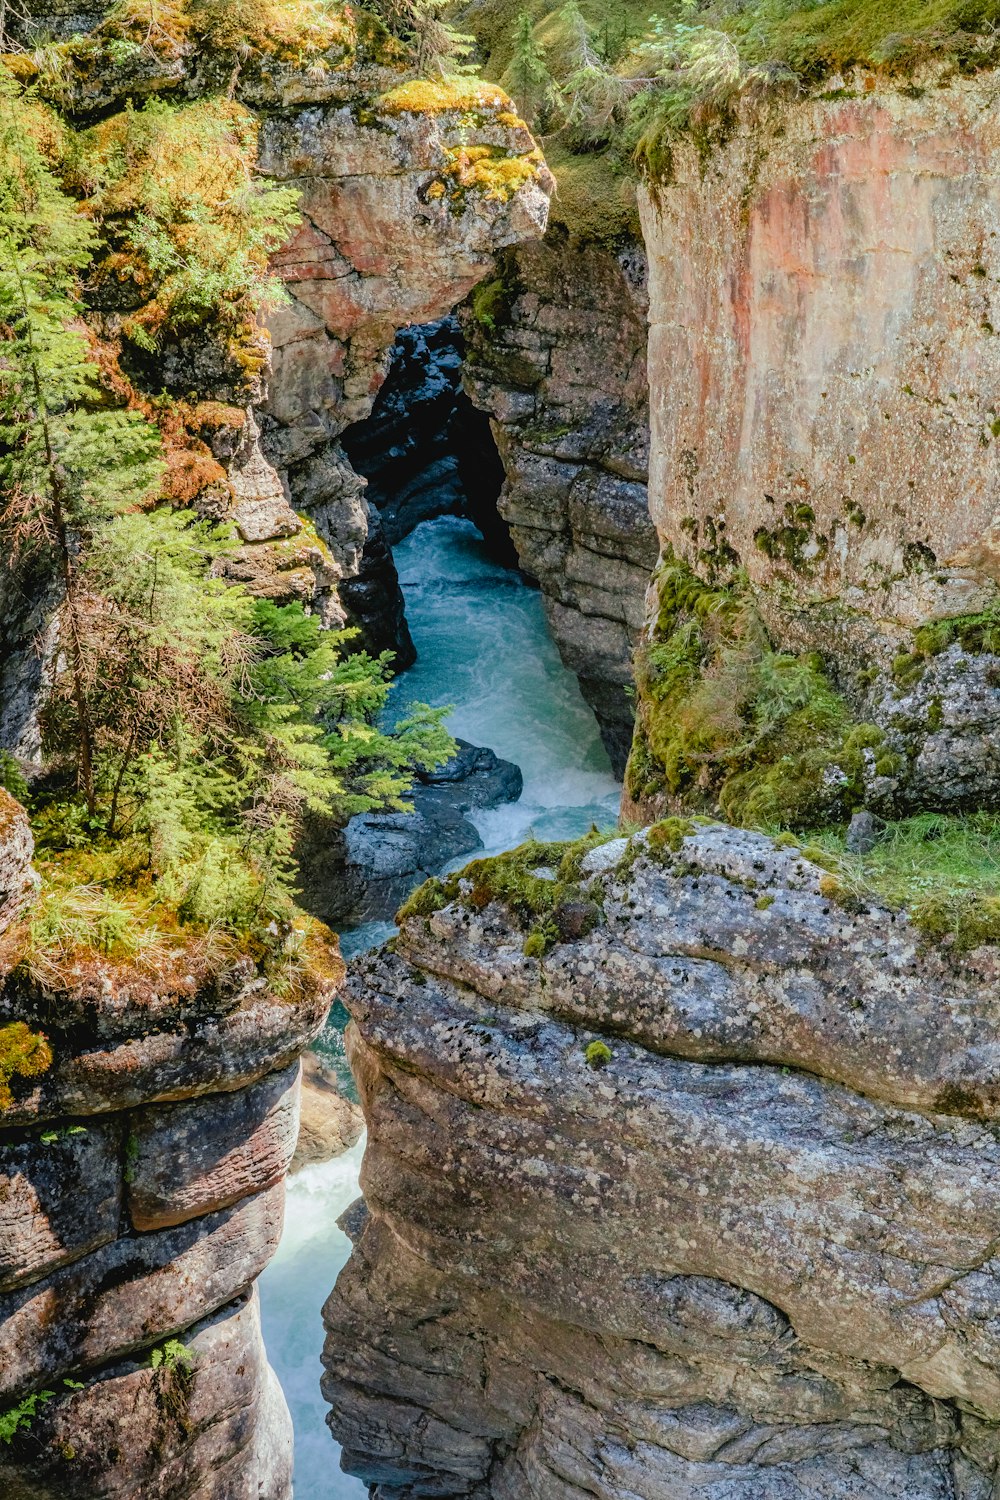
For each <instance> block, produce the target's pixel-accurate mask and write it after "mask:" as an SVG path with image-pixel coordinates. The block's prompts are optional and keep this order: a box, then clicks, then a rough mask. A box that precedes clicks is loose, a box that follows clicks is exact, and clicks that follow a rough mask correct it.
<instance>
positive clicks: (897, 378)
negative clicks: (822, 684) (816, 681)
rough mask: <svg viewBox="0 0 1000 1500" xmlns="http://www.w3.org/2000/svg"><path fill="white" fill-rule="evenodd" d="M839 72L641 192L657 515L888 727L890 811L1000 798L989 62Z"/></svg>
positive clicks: (664, 540)
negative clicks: (905, 78)
mask: <svg viewBox="0 0 1000 1500" xmlns="http://www.w3.org/2000/svg"><path fill="white" fill-rule="evenodd" d="M834 82H835V83H836V82H837V81H836V80H835V81H834ZM848 83H849V84H851V86H850V87H846V88H843V89H837V88H833V89H832V90H830V89H827V90H826V91H825V92H824V94H823V95H822V96H820V97H813V98H809V99H805V100H799V101H797V102H796V103H794V104H788V105H775V106H774V107H773V109H772V111H771V113H770V114H769V115H766V116H765V117H764V118H763V119H762V118H761V117H760V116H759V115H755V116H753V117H751V115H750V113H749V112H747V113H745V114H744V116H743V117H742V118H741V120H740V122H739V125H738V127H737V128H736V129H734V130H733V131H732V132H731V133H730V135H729V136H728V138H727V139H726V140H725V141H724V142H722V143H720V144H719V145H718V146H717V148H716V149H714V150H713V151H712V152H711V153H710V154H709V156H708V157H707V158H706V159H704V160H702V159H701V158H699V156H698V154H697V153H696V151H695V150H694V148H693V146H690V145H686V144H677V145H676V148H675V149H674V151H673V155H672V170H671V177H670V181H669V183H667V184H665V185H664V186H662V187H661V188H660V189H659V190H657V191H655V192H652V191H650V192H647V193H645V194H644V195H643V196H642V203H641V209H642V221H643V230H644V236H645V240H646V246H647V250H648V254H649V266H650V333H649V372H650V387H651V393H652V395H651V403H650V408H651V430H652V446H651V461H650V491H649V493H650V511H651V514H652V516H653V520H654V522H655V524H656V528H657V532H658V534H659V537H660V540H661V544H662V545H663V546H664V548H666V549H669V551H670V552H671V553H673V554H676V555H678V556H681V557H683V558H685V559H686V560H688V561H689V562H691V563H692V565H693V566H695V567H696V568H697V569H698V570H699V571H700V572H702V573H703V574H705V575H707V576H710V577H712V578H713V579H720V578H721V579H725V578H727V577H731V576H732V575H733V574H734V572H735V570H736V569H737V568H739V569H742V570H744V572H745V573H746V575H748V577H749V579H750V583H751V586H752V588H753V590H754V593H755V598H756V602H757V604H758V606H759V608H760V609H761V611H762V613H763V615H764V617H765V618H766V620H767V622H768V624H769V626H770V627H771V629H772V631H773V634H774V636H775V639H776V641H777V643H778V644H779V645H781V646H785V647H788V648H790V649H792V650H802V649H806V650H811V649H818V650H819V651H821V652H822V653H823V654H824V656H825V658H826V661H827V664H828V666H829V668H830V670H831V673H832V675H833V677H834V679H835V680H837V681H838V682H839V684H840V685H841V686H842V687H843V688H844V689H845V690H846V691H847V692H848V693H849V694H851V695H852V696H853V698H854V700H855V703H856V705H857V709H858V716H859V718H861V719H865V720H867V721H869V722H872V721H873V722H875V723H877V724H878V725H879V726H880V727H881V728H883V729H884V730H885V731H886V733H887V735H888V736H889V738H890V739H891V740H892V742H893V750H894V752H896V753H898V754H899V755H901V756H902V757H903V758H904V760H905V762H906V772H905V774H904V775H903V777H902V779H901V780H900V782H899V784H898V785H897V786H896V787H895V788H894V789H889V793H888V795H887V796H886V797H885V798H884V799H883V800H884V801H885V803H886V805H887V807H888V808H889V809H890V810H892V809H893V808H895V809H896V810H904V811H905V810H908V809H911V808H913V807H923V806H936V805H940V806H950V807H966V808H972V807H975V806H983V805H989V806H996V805H997V801H998V797H1000V779H998V775H997V770H998V767H997V761H996V756H995V753H994V752H993V751H992V749H991V748H990V746H991V744H993V743H994V742H995V741H996V739H997V735H998V731H1000V687H998V684H1000V659H998V656H997V641H998V640H1000V635H998V634H997V633H993V632H991V630H990V629H989V628H988V626H989V622H990V621H991V620H992V621H994V622H995V621H996V619H997V617H998V611H1000V592H998V585H1000V560H998V559H1000V552H998V546H997V537H998V535H1000V531H998V528H1000V504H998V493H1000V482H998V453H1000V448H998V446H997V433H998V432H1000V424H998V421H997V413H996V409H995V406H996V403H995V394H994V393H995V389H996V384H997V378H998V374H1000V343H998V340H997V337H996V332H995V330H996V329H997V328H1000V312H998V310H997V297H998V294H1000V292H998V289H1000V248H998V247H1000V236H998V231H1000V220H998V210H997V196H996V192H995V191H994V185H995V182H996V178H997V173H998V170H1000V136H998V134H997V128H996V101H997V98H998V91H1000V76H998V75H997V73H996V72H985V73H979V74H976V75H973V76H969V77H965V78H961V77H954V76H951V77H949V78H948V79H941V78H929V79H927V80H925V83H926V84H927V86H926V87H921V88H916V89H912V90H909V91H906V92H902V91H899V90H892V89H890V88H888V87H887V86H886V85H885V84H884V83H881V84H880V83H878V82H877V81H876V80H874V79H871V78H862V79H858V80H848ZM855 84H856V85H857V87H856V88H855V87H854V86H853V85H855ZM983 617H985V620H986V626H987V628H985V629H984V628H982V626H983ZM942 620H955V621H956V629H955V631H953V632H951V633H949V632H948V631H944V632H938V633H937V634H934V633H933V632H931V634H930V635H929V636H928V634H927V632H926V630H924V631H923V632H921V627H926V626H927V625H928V624H929V623H930V624H932V625H933V624H935V623H937V622H940V621H942ZM945 647H950V648H952V649H950V651H949V652H948V653H947V654H945V655H942V654H941V653H942V651H944V649H945ZM909 657H912V658H913V660H912V661H910V662H908V661H907V658H909ZM894 658H897V659H898V663H901V664H902V666H901V669H899V668H898V666H897V670H895V671H894V670H892V668H893V666H894Z"/></svg>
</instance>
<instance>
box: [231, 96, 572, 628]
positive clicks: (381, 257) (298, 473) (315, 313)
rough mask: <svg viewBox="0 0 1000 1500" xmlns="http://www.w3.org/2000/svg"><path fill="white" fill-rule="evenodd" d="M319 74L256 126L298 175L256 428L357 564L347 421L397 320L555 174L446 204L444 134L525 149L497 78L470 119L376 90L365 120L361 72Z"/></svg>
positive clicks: (449, 292) (407, 320) (503, 234)
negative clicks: (269, 375) (440, 183)
mask: <svg viewBox="0 0 1000 1500" xmlns="http://www.w3.org/2000/svg"><path fill="white" fill-rule="evenodd" d="M314 88H315V90H316V91H317V98H316V100H315V101H308V100H303V101H302V107H301V108H300V109H298V110H295V109H292V110H285V111H282V112H280V113H277V112H276V113H269V114H268V115H267V116H266V117H265V118H264V121H263V125H262V131H261V167H262V170H263V171H265V172H266V173H267V174H268V175H269V176H271V177H273V178H276V179H278V180H280V181H285V182H294V183H297V184H298V185H299V186H300V187H301V189H302V200H301V208H302V213H303V222H302V225H301V227H300V229H299V230H298V231H297V232H296V233H295V234H294V235H293V237H292V239H291V240H290V242H289V243H288V245H286V246H285V247H284V248H283V249H282V250H281V251H280V252H279V254H278V255H277V256H276V257H275V266H276V269H277V270H278V272H279V274H280V275H281V276H282V278H283V279H284V281H285V285H286V287H287V288H288V291H289V301H288V302H287V303H286V304H285V305H284V306H282V307H280V308H278V309H276V310H275V311H274V312H273V313H272V314H271V315H270V316H269V328H270V333H271V338H272V344H273V356H272V364H273V379H272V382H271V387H270V398H269V404H268V408H267V414H266V441H267V450H268V453H269V455H270V456H271V458H272V461H273V462H274V463H275V464H276V465H277V466H278V467H279V468H280V469H281V470H282V472H283V473H284V474H285V475H286V476H287V481H288V485H289V492H290V495H291V500H292V503H293V505H295V507H296V508H297V509H299V510H305V511H306V512H307V513H309V514H310V515H311V516H312V517H313V519H314V520H315V523H316V526H317V529H318V531H319V533H320V535H321V536H322V537H323V538H324V540H325V541H327V542H328V543H329V545H330V546H331V548H332V549H333V552H334V554H335V555H336V557H337V560H338V562H339V564H340V565H341V567H342V570H343V575H344V576H345V577H351V576H353V575H355V574H357V572H358V570H359V568H361V567H362V556H363V551H364V547H365V542H366V539H367V535H368V524H367V511H368V502H367V501H366V500H365V498H364V496H363V485H362V484H361V483H359V480H358V476H357V475H356V474H355V472H354V470H353V469H352V467H351V465H350V462H349V461H348V459H347V457H346V456H345V454H344V450H343V448H342V447H341V445H340V437H341V434H343V433H344V431H345V430H346V429H347V428H349V427H351V426H352V425H353V424H356V423H358V422H360V421H362V420H364V419H365V418H367V417H368V415H369V414H370V412H371V410H372V405H373V402H374V400H375V397H376V395H377V393H378V391H379V388H380V387H381V386H382V383H383V381H384V380H385V378H386V373H387V370H388V367H389V359H390V350H391V349H392V346H393V343H394V340H395V338H396V332H397V330H398V329H399V328H401V327H403V326H405V325H407V324H416V325H424V324H428V323H431V322H433V321H434V320H436V319H440V318H441V317H442V316H443V315H445V314H447V313H449V312H450V311H451V309H452V308H453V307H454V306H455V304H456V303H457V302H460V301H461V300H462V298H463V297H464V296H465V295H466V294H467V292H468V291H470V290H471V288H472V287H473V286H475V284H476V283H477V282H478V281H480V280H481V279H482V278H483V277H484V276H486V275H487V274H488V273H489V271H490V269H491V268H492V264H493V256H494V255H495V253H496V252H497V250H498V249H500V248H502V247H503V246H506V245H509V244H512V243H516V242H517V241H519V240H521V239H525V238H533V237H534V236H535V235H537V234H540V233H542V232H543V231H544V228H545V222H546V217H547V211H548V198H547V194H548V190H549V188H550V186H551V179H550V178H549V176H548V173H547V172H546V171H544V170H542V171H540V172H539V175H538V178H537V181H533V182H529V183H526V184H525V185H524V187H522V188H520V189H519V190H518V191H517V193H515V194H514V195H513V197H512V198H511V199H510V200H509V201H508V202H506V203H503V202H500V201H499V198H498V197H496V196H495V197H494V198H493V199H490V197H489V195H488V194H487V195H484V194H478V193H470V194H467V195H466V197H465V199H464V200H463V205H462V207H461V209H460V210H456V208H455V207H454V206H453V205H451V204H449V203H448V202H446V201H439V200H437V199H435V198H433V197H428V195H427V193H426V189H427V187H429V186H430V184H431V183H432V182H433V181H434V180H435V174H436V173H438V172H439V171H441V170H442V169H444V168H445V167H446V166H447V163H448V160H449V158H448V156H447V152H448V150H449V149H450V148H452V147H454V146H455V145H456V144H460V145H462V146H463V147H466V148H467V147H469V146H475V145H477V144H478V143H479V142H480V141H483V142H488V143H489V144H491V145H496V144H503V145H505V146H507V147H508V149H510V150H511V151H512V152H513V153H515V154H518V153H521V152H525V151H528V150H530V149H531V138H530V136H529V135H528V134H527V132H526V131H525V130H524V129H523V128H521V127H515V126H512V125H511V124H510V123H509V120H506V119H505V120H504V123H497V117H498V116H505V115H506V113H507V110H508V108H509V106H508V105H507V103H506V102H504V101H503V96H502V95H500V94H499V92H498V93H497V95H496V101H497V102H496V106H495V108H494V106H493V105H486V106H484V108H483V109H481V110H480V111H479V112H478V113H477V116H476V118H475V123H472V124H470V120H471V119H472V117H471V116H469V114H468V112H467V111H458V110H455V111H438V112H436V113H433V114H429V113H425V114H421V113H419V112H417V111H412V112H411V111H405V110H404V111H400V112H398V113H392V112H388V113H386V114H384V115H383V114H381V113H380V103H379V100H378V98H377V96H376V97H373V98H372V99H371V101H370V105H371V107H370V109H369V111H368V112H367V114H368V116H369V118H368V120H367V122H366V123H362V119H363V117H364V113H365V112H363V111H359V109H358V96H359V95H360V94H361V93H362V92H363V90H362V89H361V88H359V87H358V86H357V85H356V86H355V88H354V90H353V97H351V96H347V97H345V96H344V91H343V90H340V93H341V97H340V98H338V99H329V100H328V99H326V98H322V97H321V95H322V94H323V92H324V90H327V91H328V85H324V84H323V82H322V81H321V80H316V81H315V83H314ZM470 132H471V134H470ZM387 521H388V522H389V526H388V530H389V535H390V537H391V536H392V535H394V534H395V533H394V529H393V524H392V521H393V517H391V516H390V517H387ZM346 533H349V535H350V538H351V542H350V545H349V546H348V547H345V546H344V542H343V538H344V536H345V534H346ZM373 567H374V563H373V562H371V561H370V562H369V574H370V573H371V570H372V568H373ZM401 644H402V642H401Z"/></svg>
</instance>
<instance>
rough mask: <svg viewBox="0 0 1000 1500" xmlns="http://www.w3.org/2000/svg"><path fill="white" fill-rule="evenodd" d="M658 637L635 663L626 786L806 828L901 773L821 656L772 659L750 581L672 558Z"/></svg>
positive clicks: (748, 818)
mask: <svg viewBox="0 0 1000 1500" xmlns="http://www.w3.org/2000/svg"><path fill="white" fill-rule="evenodd" d="M656 586H657V590H658V597H659V613H658V616H657V620H656V623H655V627H654V631H653V637H652V639H651V640H650V641H648V642H647V643H646V644H644V645H643V646H642V647H641V648H640V649H639V651H638V653H637V656H636V683H637V686H638V690H639V716H638V720H637V726H636V736H635V743H634V746H633V751H632V755H631V757H630V760H629V767H628V771H627V773H626V785H627V788H628V791H629V794H630V796H631V797H632V798H633V799H634V800H636V801H640V802H641V801H643V800H651V799H654V798H659V797H666V798H667V799H668V800H670V801H673V802H675V803H676V804H677V805H679V806H683V807H690V808H694V809H698V810H702V811H707V812H713V813H714V812H719V813H721V815H722V816H723V817H725V818H726V819H727V820H728V821H729V822H732V823H736V824H738V825H739V826H741V827H789V828H806V827H812V826H815V825H816V824H818V823H823V822H829V821H831V820H832V819H834V818H836V817H838V816H843V815H844V814H847V813H850V812H852V811H853V810H854V809H855V808H856V807H858V806H859V805H860V804H861V801H862V799H863V795H864V780H865V774H866V772H867V771H869V770H871V771H872V772H874V773H875V774H876V775H881V776H891V775H893V774H894V773H895V772H896V771H897V770H899V769H900V766H899V763H898V760H897V758H896V757H895V756H893V755H892V754H890V753H889V752H888V750H887V749H886V747H885V744H884V735H883V732H882V731H881V730H880V729H879V728H878V727H877V726H876V725H873V724H863V723H862V724H859V723H857V722H856V720H855V719H854V717H853V715H852V713H851V711H850V709H849V707H848V705H847V703H846V701H845V700H844V698H843V697H842V696H841V694H839V693H838V692H837V691H836V689H835V688H834V687H833V685H832V684H831V682H830V681H829V678H828V677H827V675H826V671H825V669H824V664H823V661H822V658H821V657H820V656H819V655H818V654H816V653H812V652H810V653H807V654H803V655H792V654H790V653H789V652H784V651H778V650H775V649H774V647H773V646H772V644H771V641H770V639H769V636H768V634H767V631H766V629H765V627H764V624H763V621H762V620H761V618H760V616H759V614H758V613H757V611H756V609H755V607H754V604H753V601H752V598H751V595H750V592H749V590H748V589H747V587H746V585H745V582H744V581H743V580H742V579H741V578H740V577H739V576H737V577H736V579H735V580H734V581H733V582H732V583H730V584H726V585H722V584H711V583H708V582H706V581H704V580H703V579H701V578H699V577H698V575H697V574H695V573H694V572H693V571H692V569H691V568H690V567H689V566H688V565H687V564H686V563H684V562H681V561H678V560H676V559H674V558H668V559H667V560H666V561H665V562H664V564H663V565H662V566H661V568H660V569H659V571H658V573H657V576H656Z"/></svg>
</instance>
